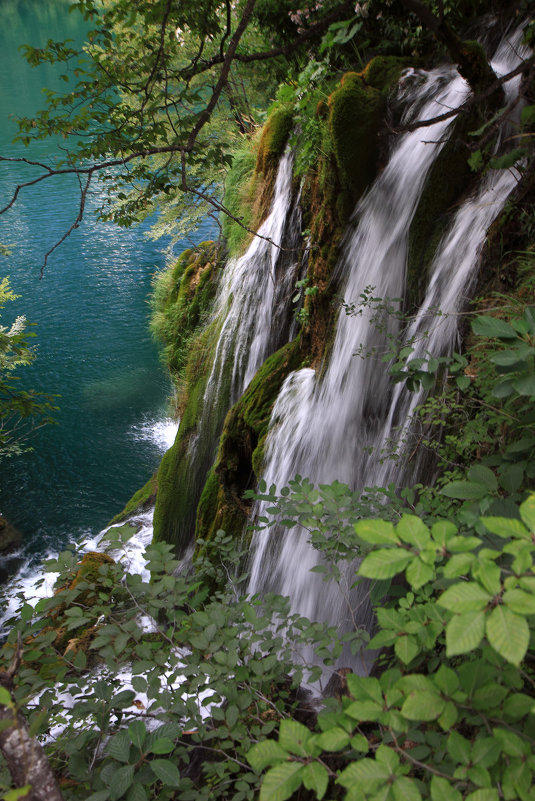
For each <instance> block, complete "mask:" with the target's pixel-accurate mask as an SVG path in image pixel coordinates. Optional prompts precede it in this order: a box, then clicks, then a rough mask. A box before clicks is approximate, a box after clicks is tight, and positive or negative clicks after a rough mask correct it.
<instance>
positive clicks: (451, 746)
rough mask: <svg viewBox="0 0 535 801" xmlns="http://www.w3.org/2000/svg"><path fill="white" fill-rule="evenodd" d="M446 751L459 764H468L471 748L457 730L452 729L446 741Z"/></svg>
mask: <svg viewBox="0 0 535 801" xmlns="http://www.w3.org/2000/svg"><path fill="white" fill-rule="evenodd" d="M447 748H448V753H449V754H450V756H452V757H453V759H454V760H455V761H456V762H459V763H460V764H461V765H469V764H470V760H471V758H472V749H471V746H470V743H469V742H468V740H467V739H466V738H465V737H463V736H462V734H459V732H457V731H452V733H451V734H450V736H449V737H448V742H447Z"/></svg>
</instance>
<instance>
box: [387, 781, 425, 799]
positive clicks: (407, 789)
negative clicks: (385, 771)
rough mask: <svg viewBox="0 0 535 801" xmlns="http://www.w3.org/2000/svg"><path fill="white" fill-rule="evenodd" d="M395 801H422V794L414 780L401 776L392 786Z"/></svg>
mask: <svg viewBox="0 0 535 801" xmlns="http://www.w3.org/2000/svg"><path fill="white" fill-rule="evenodd" d="M392 789H393V792H394V799H395V801H421V798H422V796H421V794H420V791H419V790H418V787H417V786H416V783H415V782H414V780H413V779H408V778H407V777H406V776H399V777H398V778H397V779H396V780H395V782H394V784H393V785H392Z"/></svg>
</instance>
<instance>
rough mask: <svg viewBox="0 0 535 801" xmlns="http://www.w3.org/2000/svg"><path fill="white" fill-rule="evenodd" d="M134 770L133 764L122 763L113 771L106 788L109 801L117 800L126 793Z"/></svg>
mask: <svg viewBox="0 0 535 801" xmlns="http://www.w3.org/2000/svg"><path fill="white" fill-rule="evenodd" d="M134 770H135V765H124V766H123V767H122V768H118V769H117V770H116V771H115V772H114V774H113V776H112V778H111V781H110V784H109V788H108V789H109V793H110V794H109V799H110V801H117V799H118V798H121V797H122V796H123V795H124V794H125V793H126V791H127V790H128V788H129V787H130V785H131V784H132V781H133V779H134Z"/></svg>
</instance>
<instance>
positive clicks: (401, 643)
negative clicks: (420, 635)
mask: <svg viewBox="0 0 535 801" xmlns="http://www.w3.org/2000/svg"><path fill="white" fill-rule="evenodd" d="M394 650H395V652H396V656H397V658H398V659H401V661H402V662H403V664H405V665H408V664H409V662H412V660H413V659H414V657H415V656H417V655H418V654H419V653H420V650H421V649H420V647H419V646H418V645H417V643H416V642H415V641H414V639H412V637H408V636H407V635H406V634H404V635H403V636H401V637H398V638H397V639H396V644H395V645H394Z"/></svg>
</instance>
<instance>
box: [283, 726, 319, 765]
mask: <svg viewBox="0 0 535 801" xmlns="http://www.w3.org/2000/svg"><path fill="white" fill-rule="evenodd" d="M311 737H312V732H311V731H310V729H307V727H306V726H303V724H302V723H298V722H297V720H281V723H280V728H279V743H280V745H281V746H282V748H284V749H285V750H286V751H290V753H292V754H297V756H303V757H306V756H310V751H309V749H308V748H307V744H308V741H309V740H310V738H311Z"/></svg>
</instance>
